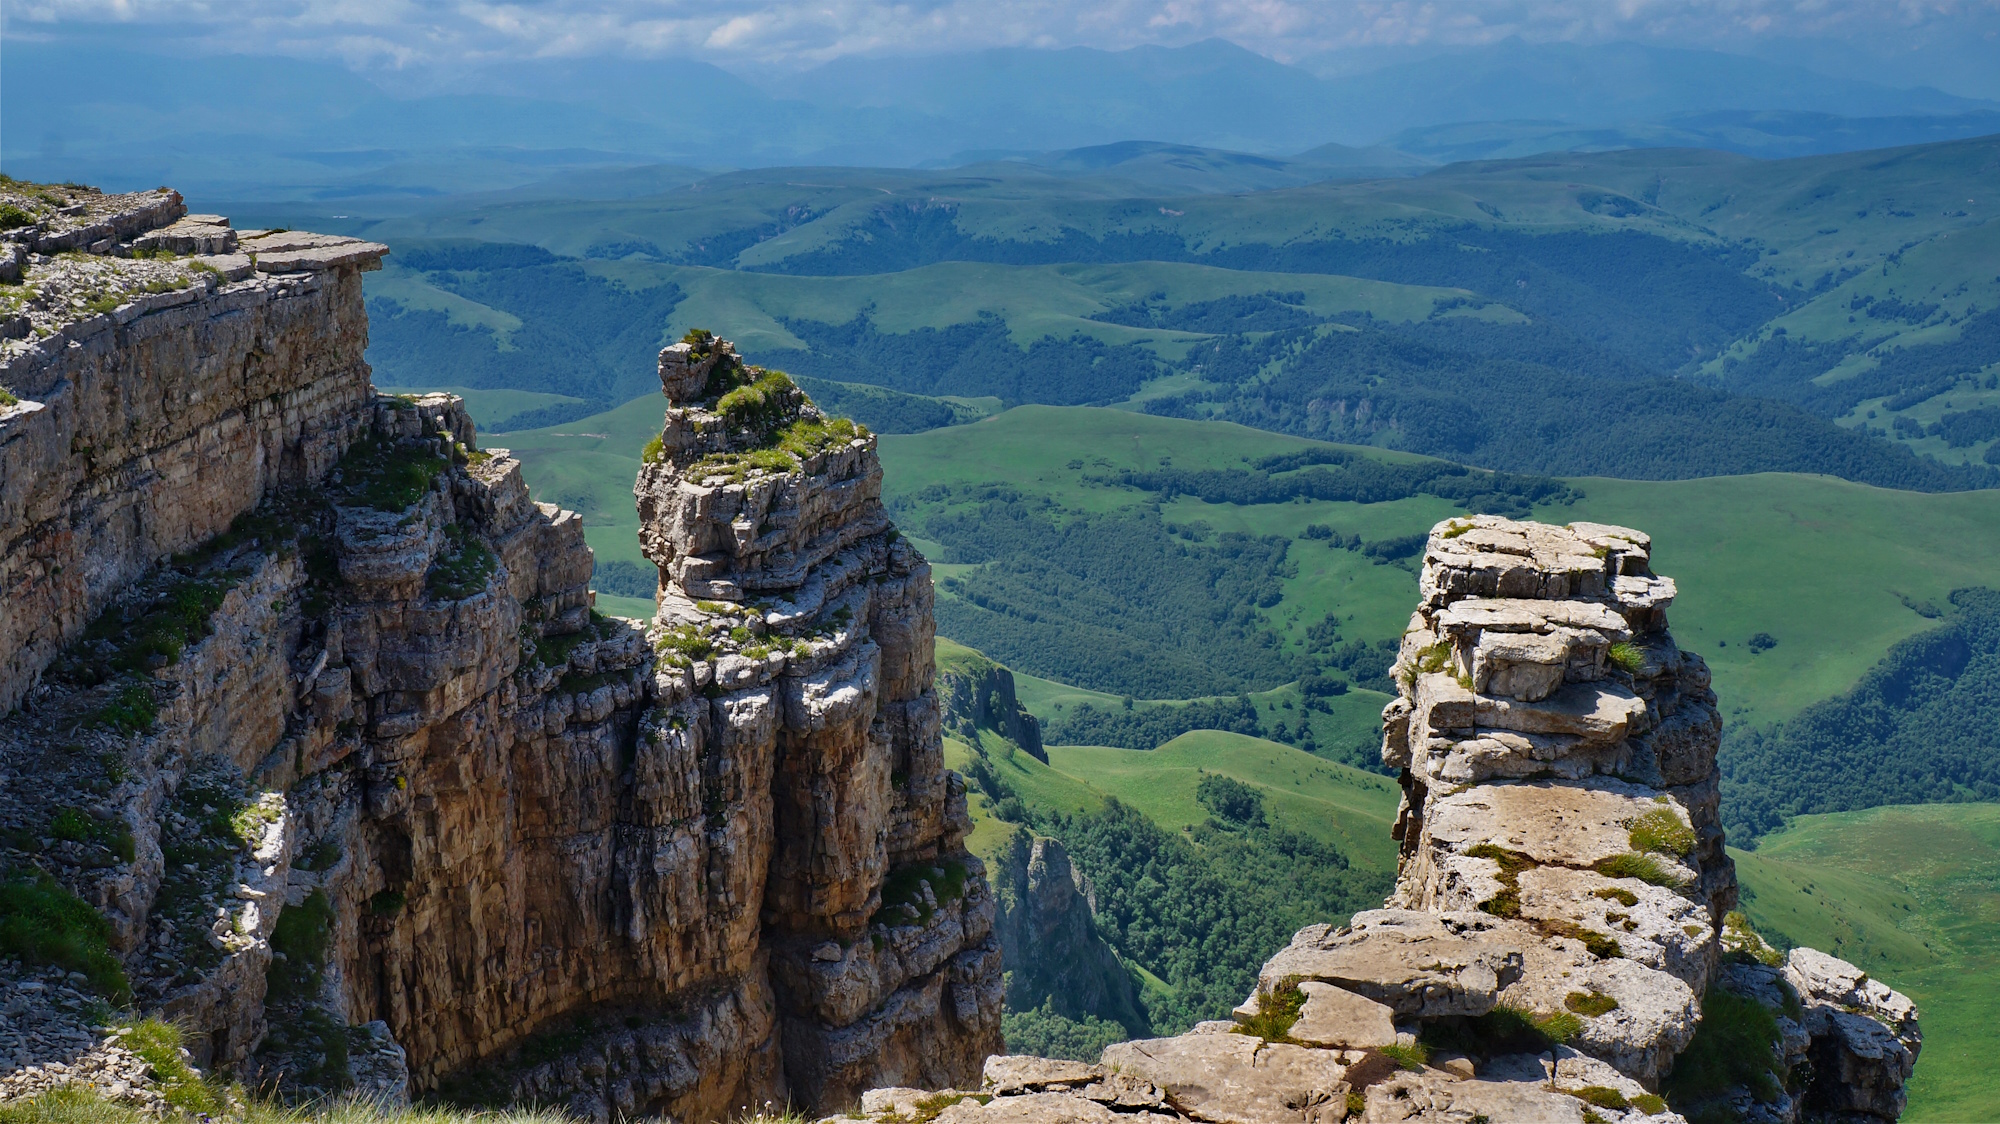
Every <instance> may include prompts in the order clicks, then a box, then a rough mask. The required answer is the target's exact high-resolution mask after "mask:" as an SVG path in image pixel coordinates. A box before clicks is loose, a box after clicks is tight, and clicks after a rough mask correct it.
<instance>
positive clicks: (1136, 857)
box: [968, 758, 1390, 1056]
mask: <svg viewBox="0 0 2000 1124" xmlns="http://www.w3.org/2000/svg"><path fill="white" fill-rule="evenodd" d="M968 779H969V780H970V781H971V782H972V783H973V784H975V785H977V786H978V787H979V788H980V789H981V790H982V791H983V792H985V794H986V796H987V797H988V798H989V799H990V800H992V801H993V807H994V809H995V812H996V814H998V815H1000V816H1001V817H1002V818H1003V819H1009V820H1012V821H1014V822H1025V823H1027V824H1028V825H1029V826H1032V827H1033V828H1034V830H1035V831H1037V832H1040V833H1041V834H1044V835H1051V836H1054V837H1055V838H1057V839H1060V840H1062V843H1063V846H1064V847H1065V848H1067V849H1068V851H1069V855H1070V861H1071V862H1072V863H1074V864H1075V865H1076V868H1077V869H1078V870H1079V871H1081V872H1082V873H1083V875H1084V877H1085V878H1087V879H1088V880H1089V883H1090V886H1091V888H1092V890H1093V892H1094V898H1093V906H1094V908H1093V910H1092V918H1093V921H1094V923H1095V925H1096V927H1097V931H1098V935H1099V936H1101V937H1102V938H1103V939H1104V940H1105V941H1106V942H1107V943H1108V944H1110V945H1111V947H1112V948H1113V949H1114V950H1116V951H1117V953H1118V955H1119V956H1120V957H1122V958H1123V959H1125V960H1126V961H1128V962H1131V963H1136V964H1139V965H1142V966H1144V967H1145V968H1146V970H1147V971H1150V972H1152V973H1153V974H1154V975H1156V976H1158V977H1160V978H1161V979H1162V980H1165V981H1166V983H1167V984H1168V985H1169V986H1170V987H1172V988H1173V994H1172V995H1171V996H1155V997H1154V998H1153V999H1152V1000H1151V1001H1150V1006H1149V1008H1148V1009H1147V1010H1145V1011H1144V1012H1142V1017H1143V1018H1144V1019H1145V1021H1146V1022H1147V1023H1148V1024H1149V1029H1150V1031H1151V1033H1153V1034H1177V1033H1179V1032H1181V1031H1183V1030H1186V1029H1187V1028H1188V1027H1190V1026H1192V1025H1194V1024H1195V1023H1196V1022H1198V1021H1200V1020H1202V1019H1205V1018H1213V1017H1215V1015H1216V1013H1217V1012H1220V1011H1226V1010H1228V1009H1229V1008H1231V1007H1233V1006H1235V1005H1236V1003H1237V1002H1238V1001H1239V1000H1241V999H1242V998H1243V997H1244V996H1246V995H1248V994H1249V993H1250V991H1251V989H1252V988H1253V987H1254V986H1255V983H1256V979H1257V969H1258V968H1259V967H1260V966H1262V964H1263V962H1264V961H1265V959H1267V958H1268V957H1269V956H1270V955H1271V952H1272V951H1273V950H1274V949H1277V948H1280V947H1282V946H1283V945H1284V944H1285V942H1286V941H1288V940H1290V939H1291V935H1292V934H1293V933H1294V932H1296V931H1297V930H1298V929H1299V928H1300V927H1301V926H1304V925H1308V924H1311V923H1313V922H1315V921H1323V920H1325V919H1327V918H1329V917H1346V916H1348V915H1349V914H1351V913H1353V912H1354V911H1355V910H1357V909H1366V908H1368V907H1370V906H1372V905H1374V904H1375V903H1377V902H1379V901H1380V900H1381V898H1382V895H1383V894H1385V893H1386V892H1387V891H1388V889H1389V882H1390V878H1389V876H1388V875H1387V874H1385V873H1374V872H1368V871H1361V870H1354V869H1351V868H1350V867H1349V865H1348V861H1347V858H1346V856H1344V855H1342V854H1341V853H1340V852H1339V850H1338V849H1336V848H1334V847H1332V846H1329V845H1327V844H1325V843H1321V842H1320V841H1318V840H1316V839H1314V838H1312V837H1310V836H1306V835H1301V834H1299V833H1297V832H1294V831H1291V830H1288V829H1286V828H1284V827H1282V826H1278V825H1273V824H1272V823H1271V822H1270V821H1269V817H1268V816H1266V814H1265V812H1264V808H1263V797H1262V795H1261V794H1260V793H1258V792H1257V790H1256V789H1254V788H1251V787H1249V786H1248V785H1243V784H1240V783H1237V782H1234V781H1230V780H1228V778H1223V777H1213V778H1208V779H1207V780H1206V781H1205V783H1204V784H1203V785H1202V786H1201V789H1200V795H1199V799H1201V801H1202V803H1203V805H1204V806H1206V807H1207V808H1208V809H1209V811H1210V813H1211V818H1210V819H1209V820H1208V822H1207V823H1205V824H1202V825H1200V826H1198V827H1196V828H1194V829H1193V830H1191V831H1189V832H1187V833H1185V834H1175V833H1172V832H1168V831H1166V830H1164V829H1162V828H1161V827H1160V826H1159V825H1157V824H1155V823H1154V822H1153V821H1152V820H1150V819H1147V818H1146V817H1145V816H1144V815H1142V814H1140V813H1139V812H1137V811H1135V810H1134V809H1132V808H1131V807H1129V806H1127V805H1125V804H1122V803H1120V802H1119V801H1118V800H1117V799H1115V798H1111V799H1107V800H1106V801H1105V803H1104V806H1103V807H1102V808H1100V809H1098V810H1096V811H1093V812H1085V813H1077V814H1067V813H1063V812H1058V811H1052V810H1049V809H1045V808H1039V807H1036V806H1033V805H1028V804H1024V803H1023V802H1022V801H1021V800H1020V799H1019V797H1018V796H1016V795H1015V794H1014V793H1013V792H1012V791H1011V790H1010V789H1008V787H1007V785H1006V783H1005V782H1004V781H1003V780H1001V779H1000V778H999V777H998V776H997V775H996V774H995V773H994V772H993V770H992V769H991V768H990V767H986V764H985V761H984V759H980V758H975V760H974V762H973V765H972V767H971V768H970V769H969V770H968ZM1030 1012H1032V1013H1033V1015H1034V1017H1033V1018H1030V1019H1026V1020H1022V1022H1021V1026H1020V1027H1019V1030H1020V1033H1021V1037H1016V1027H1015V1023H1014V1021H1013V1020H1011V1019H1010V1021H1009V1024H1008V1035H1009V1041H1010V1042H1011V1043H1014V1044H1015V1045H1016V1046H1020V1045H1023V1043H1024V1042H1047V1043H1052V1044H1055V1045H1057V1046H1060V1047H1062V1048H1064V1049H1069V1048H1073V1047H1074V1048H1079V1049H1080V1048H1082V1047H1083V1046H1086V1045H1088V1044H1089V1043H1090V1042H1092V1041H1097V1043H1098V1046H1099V1047H1100V1048H1101V1046H1102V1042H1103V1041H1110V1040H1112V1039H1101V1040H1100V1036H1101V1035H1102V1034H1103V1033H1107V1032H1108V1030H1109V1028H1108V1027H1102V1026H1096V1025H1093V1022H1092V1020H1089V1019H1085V1020H1073V1019H1065V1018H1064V1017H1063V1016H1061V1015H1059V1014H1056V1013H1055V1012H1054V1010H1053V1009H1042V1008H1037V1007H1030V1008H1029V1011H1028V1012H1023V1013H1030ZM1099 1014H1106V1012H1099ZM1066 1056H1081V1055H1080V1054H1068V1055H1066ZM1093 1056H1094V1055H1093Z"/></svg>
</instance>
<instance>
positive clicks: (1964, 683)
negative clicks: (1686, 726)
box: [1721, 588, 2000, 845]
mask: <svg viewBox="0 0 2000 1124" xmlns="http://www.w3.org/2000/svg"><path fill="white" fill-rule="evenodd" d="M1951 603H1952V605H1953V606H1954V607H1955V608H1956V610H1957V611H1956V612H1955V613H1954V614H1953V616H1952V617H1951V619H1950V620H1949V621H1947V622H1946V623H1945V624H1943V625H1942V626H1940V627H1938V628H1934V629H1931V630H1929V631H1927V632H1922V633H1918V634H1917V635H1915V636H1912V637H1910V638H1909V639H1907V640H1904V641H1901V642H1900V643H1898V644H1896V645H1895V646H1894V647H1892V648H1890V649H1889V653H1888V655H1886V656H1884V657H1883V658H1882V660H1881V662H1880V663H1878V664H1876V665H1875V667H1874V668H1872V669H1870V670H1869V672H1868V673H1867V674H1866V675H1864V676H1862V677H1861V681H1860V682H1859V683H1857V684H1855V686H1854V689H1853V690H1851V691H1848V692H1847V693H1845V694H1843V695H1839V696H1836V697H1834V698H1831V699H1825V700H1822V701H1820V702H1817V703H1814V704H1812V705H1811V706H1808V707H1806V708H1805V709H1804V710H1801V711H1800V712H1799V713H1798V715H1797V716H1796V717H1794V718H1793V719H1792V720H1791V721H1789V722H1786V723H1784V724H1783V725H1781V726H1776V727H1773V728H1771V729H1765V730H1746V729H1733V730H1731V731H1730V732H1729V735H1728V737H1727V738H1726V739H1725V741H1724V744H1723V752H1722V757H1721V772H1722V798H1723V800H1722V807H1723V816H1724V822H1725V826H1726V827H1727V829H1728V832H1729V837H1730V840H1731V841H1732V842H1734V843H1737V844H1739V845H1741V844H1747V843H1750V842H1752V841H1753V840H1755V839H1756V838H1757V837H1758V836H1759V835H1763V834H1765V833H1767V832H1772V831H1776V830H1778V829H1779V828H1781V827H1783V826H1784V822H1785V820H1786V819H1787V818H1789V817H1791V816H1798V815H1807V814H1811V813H1817V812H1843V811H1851V810H1853V809H1857V808H1872V807H1876V806H1878V805H1882V804H1927V803H1957V802H1962V801H1972V800H1996V799H2000V754H1996V750H2000V726H1996V724H1995V720H1994V716H1995V715H1996V714H2000V592H1996V591H1995V590H1991V589H1986V588H1972V589H1961V590H1958V591H1956V592H1954V593H1953V594H1952V595H1951Z"/></svg>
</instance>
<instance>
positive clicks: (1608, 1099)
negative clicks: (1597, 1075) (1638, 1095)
mask: <svg viewBox="0 0 2000 1124" xmlns="http://www.w3.org/2000/svg"><path fill="white" fill-rule="evenodd" d="M1563 1092H1565V1093H1568V1094H1569V1095H1570V1096H1572V1097H1575V1098H1576V1099H1577V1100H1580V1101H1582V1102H1583V1103H1584V1104H1587V1105H1595V1106H1597V1107H1598V1108H1609V1109H1615V1110H1617V1111H1619V1112H1623V1111H1625V1110H1626V1109H1628V1108H1630V1107H1632V1102H1631V1101H1629V1100H1626V1099H1625V1094H1623V1093H1621V1092H1619V1091H1618V1090H1616V1089H1613V1088H1611V1087H1610V1086H1609V1085H1585V1086H1584V1087H1583V1088H1581V1089H1564V1090H1563Z"/></svg>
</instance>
